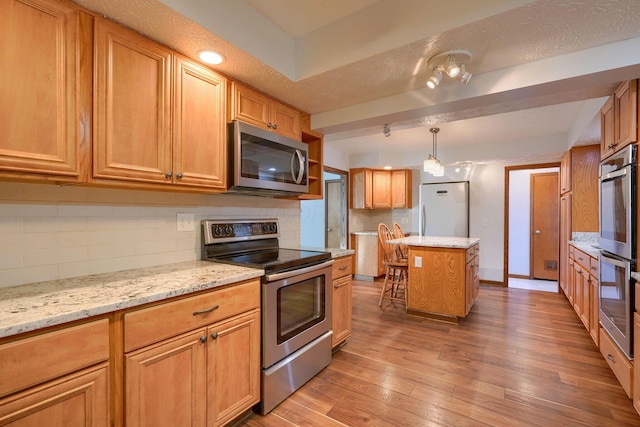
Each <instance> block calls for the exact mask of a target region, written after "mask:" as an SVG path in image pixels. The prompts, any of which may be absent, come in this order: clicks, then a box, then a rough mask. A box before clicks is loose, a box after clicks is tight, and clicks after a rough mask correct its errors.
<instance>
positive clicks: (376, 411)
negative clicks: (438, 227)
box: [238, 281, 640, 427]
mask: <svg viewBox="0 0 640 427" xmlns="http://www.w3.org/2000/svg"><path fill="white" fill-rule="evenodd" d="M379 290H380V284H379V283H377V282H375V283H371V282H364V281H354V290H353V334H352V336H351V337H350V338H349V339H348V340H347V343H346V345H345V346H343V347H342V348H341V349H340V350H339V351H337V352H336V353H335V354H334V358H333V361H332V363H331V365H329V366H328V367H327V368H326V369H324V370H323V371H322V372H320V373H319V374H318V375H317V376H316V377H315V378H313V379H312V380H311V381H309V382H308V383H307V384H305V385H304V386H303V387H302V388H301V389H299V390H298V391H297V392H296V393H294V394H293V395H292V396H291V397H290V398H289V399H287V400H286V401H285V402H283V403H282V404H280V405H279V406H278V407H276V408H275V409H274V410H273V411H272V412H271V413H270V414H268V415H267V416H264V417H262V416H260V415H256V414H253V415H251V416H250V417H249V418H247V419H245V420H243V421H241V422H240V423H239V424H238V425H243V426H345V425H347V426H537V427H541V426H544V427H546V426H640V416H639V415H638V414H637V413H636V412H635V410H634V409H633V406H632V404H631V401H630V400H629V399H628V398H627V396H626V395H625V393H624V391H623V390H622V388H621V387H620V385H619V384H618V382H617V380H616V378H615V377H614V375H613V373H612V372H611V370H610V369H609V367H608V366H607V364H606V363H605V361H604V360H603V358H602V356H601V355H600V352H599V351H598V349H597V348H596V346H595V345H594V343H593V342H592V341H591V338H590V336H589V334H588V333H587V331H586V330H585V329H584V327H583V326H582V324H581V323H580V321H579V320H578V317H577V316H576V314H575V312H574V311H573V309H572V308H571V306H570V305H569V303H568V301H567V300H566V298H564V296H563V294H561V293H549V292H539V291H528V290H522V289H509V288H491V287H481V290H480V295H479V297H478V300H477V302H476V304H475V305H474V307H473V309H472V310H471V313H470V315H469V316H468V317H467V318H466V319H464V320H462V321H461V322H460V324H459V325H449V324H445V323H439V322H435V321H432V320H426V319H422V318H419V317H415V316H408V315H407V314H406V313H405V312H404V307H403V306H402V305H401V304H399V303H392V304H391V305H387V306H384V307H383V308H380V307H378V293H379Z"/></svg>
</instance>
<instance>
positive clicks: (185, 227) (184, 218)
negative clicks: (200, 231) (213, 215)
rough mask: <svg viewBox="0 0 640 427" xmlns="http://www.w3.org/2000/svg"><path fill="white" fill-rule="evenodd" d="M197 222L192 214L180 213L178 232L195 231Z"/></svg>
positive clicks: (177, 225)
mask: <svg viewBox="0 0 640 427" xmlns="http://www.w3.org/2000/svg"><path fill="white" fill-rule="evenodd" d="M194 222H195V220H194V217H193V214H192V213H178V215H177V224H176V227H177V230H178V231H194V230H195V224H194Z"/></svg>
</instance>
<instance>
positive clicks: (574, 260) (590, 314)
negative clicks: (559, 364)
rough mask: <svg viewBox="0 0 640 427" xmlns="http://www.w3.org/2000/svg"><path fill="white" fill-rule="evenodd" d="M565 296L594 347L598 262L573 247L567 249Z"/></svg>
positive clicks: (596, 321) (596, 340) (596, 316)
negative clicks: (567, 262) (567, 263)
mask: <svg viewBox="0 0 640 427" xmlns="http://www.w3.org/2000/svg"><path fill="white" fill-rule="evenodd" d="M568 261H569V272H568V283H567V286H566V289H564V291H565V294H566V296H567V299H568V300H569V302H570V303H571V304H572V305H573V309H574V310H575V311H576V314H577V315H578V317H579V318H580V321H581V322H582V324H583V325H584V327H585V328H586V329H587V330H588V331H589V335H591V338H592V339H593V342H594V343H595V344H596V345H599V343H600V334H599V329H600V323H599V309H600V307H599V302H598V294H599V290H598V283H599V277H598V276H599V271H598V268H599V267H598V260H597V259H596V258H594V257H592V256H590V255H588V254H587V253H585V252H583V251H581V250H580V249H577V248H575V247H573V246H571V247H570V249H569V260H568Z"/></svg>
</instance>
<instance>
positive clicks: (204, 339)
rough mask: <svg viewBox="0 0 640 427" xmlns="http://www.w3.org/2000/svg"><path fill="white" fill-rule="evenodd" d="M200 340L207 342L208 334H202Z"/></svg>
mask: <svg viewBox="0 0 640 427" xmlns="http://www.w3.org/2000/svg"><path fill="white" fill-rule="evenodd" d="M200 342H201V343H205V342H207V336H206V335H203V336H201V337H200Z"/></svg>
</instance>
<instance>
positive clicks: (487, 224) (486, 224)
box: [482, 218, 489, 227]
mask: <svg viewBox="0 0 640 427" xmlns="http://www.w3.org/2000/svg"><path fill="white" fill-rule="evenodd" d="M482 226H483V227H488V226H489V220H488V219H487V218H482Z"/></svg>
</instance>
